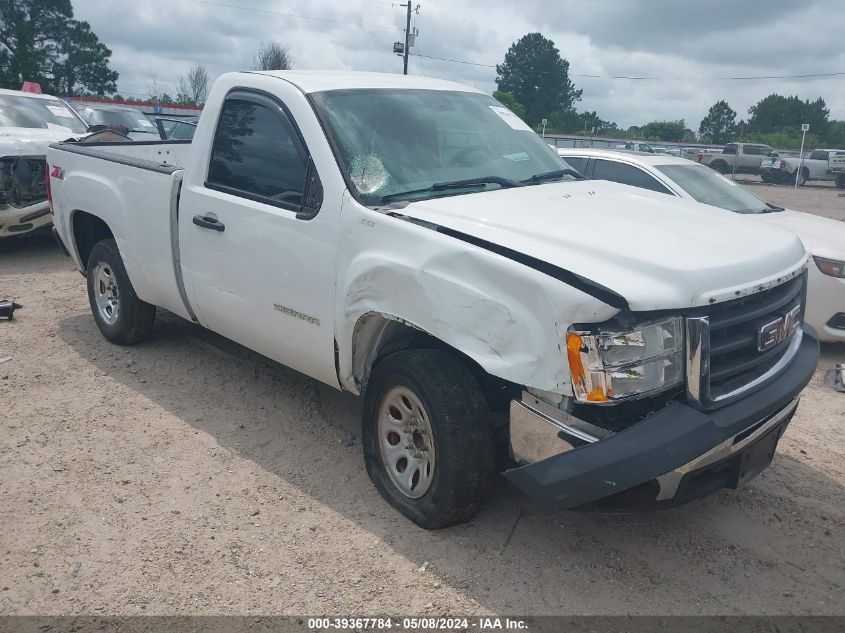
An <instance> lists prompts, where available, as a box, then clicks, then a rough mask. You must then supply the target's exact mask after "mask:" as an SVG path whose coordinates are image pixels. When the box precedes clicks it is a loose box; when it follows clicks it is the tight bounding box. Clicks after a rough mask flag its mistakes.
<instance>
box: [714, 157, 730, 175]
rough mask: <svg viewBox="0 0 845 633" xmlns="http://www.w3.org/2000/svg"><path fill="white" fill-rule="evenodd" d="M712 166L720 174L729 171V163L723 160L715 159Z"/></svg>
mask: <svg viewBox="0 0 845 633" xmlns="http://www.w3.org/2000/svg"><path fill="white" fill-rule="evenodd" d="M710 167H712V168H713V169H715V170H716V171H718V172H719V173H720V174H726V173H728V164H727V163H726V162H725V161H723V160H714V161H713V162H712V163H710Z"/></svg>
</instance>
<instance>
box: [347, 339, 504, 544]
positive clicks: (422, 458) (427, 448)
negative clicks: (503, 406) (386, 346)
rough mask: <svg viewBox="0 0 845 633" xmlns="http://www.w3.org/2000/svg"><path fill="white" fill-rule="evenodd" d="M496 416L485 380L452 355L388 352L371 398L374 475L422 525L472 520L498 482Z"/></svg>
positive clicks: (365, 434)
mask: <svg viewBox="0 0 845 633" xmlns="http://www.w3.org/2000/svg"><path fill="white" fill-rule="evenodd" d="M491 415H492V414H491V413H490V410H489V408H488V405H487V400H486V399H485V397H484V394H483V393H482V390H481V387H480V386H479V383H478V380H476V378H475V376H474V375H473V374H472V372H471V371H470V370H469V368H468V367H467V366H466V365H465V364H464V363H462V362H460V361H459V360H458V359H457V358H456V357H455V356H453V355H452V354H450V353H448V352H445V351H442V350H433V349H418V350H409V351H402V352H396V353H394V354H391V355H389V356H386V357H385V358H384V359H382V360H381V361H380V362H379V363H378V364H377V365H376V366H375V368H374V369H373V372H372V376H371V377H370V381H369V384H368V385H367V391H366V394H365V397H364V417H363V423H362V426H363V428H362V439H363V447H364V463H365V465H366V468H367V473H368V474H369V476H370V479H371V480H372V482H373V484H375V487H376V488H377V489H378V491H379V492H380V493H381V494H382V496H383V497H384V498H385V499H386V500H387V502H388V503H390V505H392V506H393V507H394V508H396V509H397V510H399V512H401V513H402V514H404V515H405V516H406V517H408V518H409V519H411V520H412V521H413V522H414V523H416V524H417V525H419V526H420V527H423V528H426V529H429V530H433V529H439V528H444V527H447V526H450V525H455V524H457V523H462V522H464V521H467V520H468V519H470V518H471V517H472V516H473V515H474V514H475V513H476V512H477V510H478V508H479V507H480V506H481V505H482V503H483V502H484V499H485V498H486V496H487V494H488V493H489V491H490V489H491V488H492V486H493V483H494V481H495V476H496V457H495V447H494V442H493V432H492V430H491V424H490V419H491ZM420 431H423V433H422V434H419V433H420ZM415 454H416V456H415ZM429 465H430V472H429V471H428V468H429ZM415 479H416V486H415V485H414V480H415Z"/></svg>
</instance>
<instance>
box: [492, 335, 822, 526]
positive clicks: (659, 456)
mask: <svg viewBox="0 0 845 633" xmlns="http://www.w3.org/2000/svg"><path fill="white" fill-rule="evenodd" d="M818 356H819V344H818V339H817V338H816V337H815V334H814V333H813V332H812V331H811V329H810V328H807V329H806V330H805V331H804V336H803V338H802V342H801V346H800V348H799V350H798V352H797V353H796V355H795V357H794V358H793V361H792V363H791V364H790V366H789V367H788V368H787V369H786V370H785V371H783V372H782V373H781V374H780V375H779V376H777V377H776V378H774V379H773V380H772V381H771V382H770V383H769V384H768V385H766V386H765V387H762V388H760V389H759V390H758V391H756V392H755V393H754V394H753V395H751V396H748V397H745V398H743V399H741V400H738V401H737V402H734V403H732V404H729V405H726V406H724V407H722V408H720V409H717V410H714V411H700V410H698V409H694V408H692V407H690V406H688V405H686V404H683V403H681V402H671V403H669V404H668V405H666V406H665V407H664V408H663V409H661V410H660V411H657V412H656V413H653V414H651V415H649V416H648V417H646V418H645V419H643V420H642V421H641V422H639V423H637V424H635V425H634V426H632V427H630V428H628V429H626V430H624V431H622V432H620V433H617V434H615V435H610V436H608V437H605V438H599V439H598V441H592V442H591V443H588V444H586V445H581V446H578V447H577V448H574V449H572V450H567V451H566V452H562V453H560V454H557V455H554V456H552V457H547V458H546V459H543V460H541V461H537V462H535V463H532V464H529V465H527V466H521V467H518V468H514V469H512V470H509V471H506V472H505V473H504V476H505V477H506V478H507V479H508V480H509V481H510V482H511V483H512V484H514V485H515V486H516V487H517V488H519V489H520V490H522V491H523V492H524V493H525V494H526V495H528V496H529V497H530V498H531V499H532V500H534V501H535V502H536V503H537V504H538V505H540V506H541V507H543V508H544V509H546V510H557V509H566V508H577V507H590V506H596V507H605V508H607V509H649V508H658V507H665V506H670V505H678V504H680V503H684V502H686V501H690V500H692V499H695V498H698V497H701V496H704V495H706V494H708V493H710V492H712V491H713V490H716V489H718V488H721V487H724V486H725V485H730V484H731V477H730V475H731V473H733V471H734V466H736V464H734V463H733V462H732V461H731V460H739V459H741V458H742V449H745V448H747V447H749V446H751V445H753V444H754V442H755V441H757V440H760V439H761V438H762V437H763V436H767V439H769V440H770V439H771V436H770V435H769V433H772V432H775V433H778V434H780V433H782V432H783V430H784V429H785V428H786V425H787V424H788V423H789V421H790V420H791V418H792V414H793V413H794V411H795V408H796V406H797V399H798V395H799V394H800V392H801V390H802V389H804V387H805V386H806V385H807V383H808V382H809V381H810V379H811V378H812V376H813V372H814V371H815V369H816V363H817V361H818ZM514 405H516V406H522V405H521V404H520V403H516V402H514ZM535 415H536V416H537V417H538V419H541V417H542V416H541V415H540V414H539V413H537V414H535ZM512 424H513V423H512ZM568 426H570V427H571V426H573V425H568ZM577 430H580V431H582V432H583V430H584V429H583V428H582V429H577ZM511 432H512V433H513V429H512V431H511ZM566 434H568V433H560V434H559V436H560V437H561V438H562V437H563V436H564V435H566ZM569 435H570V436H571V434H569ZM777 439H778V438H774V441H775V443H776V441H777ZM755 474H756V473H755Z"/></svg>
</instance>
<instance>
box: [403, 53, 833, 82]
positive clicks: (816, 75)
mask: <svg viewBox="0 0 845 633" xmlns="http://www.w3.org/2000/svg"><path fill="white" fill-rule="evenodd" d="M411 55H416V56H417V57H425V58H426V59H437V60H439V61H442V62H451V63H453V64H466V65H468V66H481V67H482V68H496V64H481V63H479V62H470V61H466V60H464V59H450V58H448V57H435V56H433V55H422V54H420V53H411ZM547 72H554V71H547ZM843 75H845V71H843V72H835V73H808V74H804V75H757V76H752V77H646V76H636V75H586V74H577V73H569V76H570V77H586V78H590V79H631V80H636V81H748V80H751V79H808V78H824V77H840V76H843Z"/></svg>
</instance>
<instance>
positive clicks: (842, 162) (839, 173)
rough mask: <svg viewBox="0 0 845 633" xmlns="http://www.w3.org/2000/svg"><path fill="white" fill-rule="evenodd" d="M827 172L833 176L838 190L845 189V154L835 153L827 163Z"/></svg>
mask: <svg viewBox="0 0 845 633" xmlns="http://www.w3.org/2000/svg"><path fill="white" fill-rule="evenodd" d="M827 170H828V171H829V172H830V173H831V174H832V175H833V180H834V181H835V182H836V187H837V188H838V189H845V152H842V153H839V152H836V153H833V154H831V155H830V158H829V159H828V161H827Z"/></svg>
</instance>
